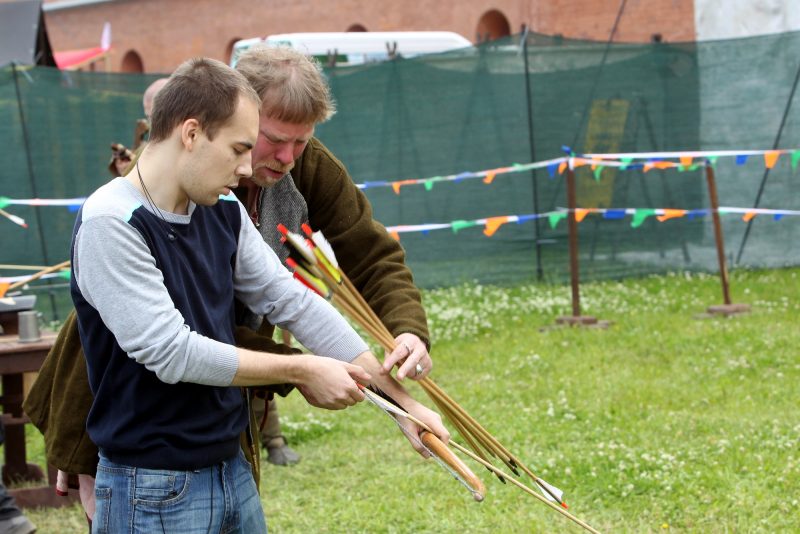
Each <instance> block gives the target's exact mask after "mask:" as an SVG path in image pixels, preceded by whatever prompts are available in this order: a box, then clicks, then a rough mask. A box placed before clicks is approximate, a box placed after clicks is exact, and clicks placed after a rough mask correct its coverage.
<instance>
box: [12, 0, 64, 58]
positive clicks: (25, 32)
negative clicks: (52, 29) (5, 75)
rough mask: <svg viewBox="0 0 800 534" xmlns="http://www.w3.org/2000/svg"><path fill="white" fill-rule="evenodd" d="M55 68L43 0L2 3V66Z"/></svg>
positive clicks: (19, 0) (20, 0)
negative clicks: (45, 22)
mask: <svg viewBox="0 0 800 534" xmlns="http://www.w3.org/2000/svg"><path fill="white" fill-rule="evenodd" d="M11 62H14V63H17V64H19V65H46V66H50V67H55V66H56V62H55V60H54V59H53V50H52V49H51V48H50V40H49V39H48V38H47V29H46V28H45V24H44V17H43V16H42V2H41V1H40V0H17V1H15V2H0V66H2V65H7V64H8V63H11Z"/></svg>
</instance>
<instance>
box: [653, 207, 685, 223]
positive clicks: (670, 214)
mask: <svg viewBox="0 0 800 534" xmlns="http://www.w3.org/2000/svg"><path fill="white" fill-rule="evenodd" d="M684 215H686V210H673V209H665V210H664V214H663V215H659V216H658V217H656V219H658V222H664V221H666V220H669V219H674V218H676V217H683V216H684Z"/></svg>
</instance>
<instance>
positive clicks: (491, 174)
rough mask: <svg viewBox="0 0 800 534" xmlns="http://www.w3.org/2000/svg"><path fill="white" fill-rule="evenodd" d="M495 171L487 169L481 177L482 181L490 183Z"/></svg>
mask: <svg viewBox="0 0 800 534" xmlns="http://www.w3.org/2000/svg"><path fill="white" fill-rule="evenodd" d="M495 174H496V173H495V171H489V172H487V173H486V176H484V177H483V183H485V184H490V183H492V181H493V180H494V175H495Z"/></svg>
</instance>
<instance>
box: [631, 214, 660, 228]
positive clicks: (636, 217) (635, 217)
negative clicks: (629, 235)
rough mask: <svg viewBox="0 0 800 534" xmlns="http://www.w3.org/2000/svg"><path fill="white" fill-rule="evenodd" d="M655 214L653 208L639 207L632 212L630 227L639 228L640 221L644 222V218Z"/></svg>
mask: <svg viewBox="0 0 800 534" xmlns="http://www.w3.org/2000/svg"><path fill="white" fill-rule="evenodd" d="M655 214H656V210H653V209H641V210H636V211H635V212H633V220H632V221H631V228H639V227H640V226H641V225H642V223H644V221H645V219H647V218H648V217H652V216H653V215H655Z"/></svg>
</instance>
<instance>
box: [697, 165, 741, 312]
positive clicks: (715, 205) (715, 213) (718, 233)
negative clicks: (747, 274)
mask: <svg viewBox="0 0 800 534" xmlns="http://www.w3.org/2000/svg"><path fill="white" fill-rule="evenodd" d="M706 182H707V183H708V198H709V201H710V203H711V218H712V221H713V224H714V241H715V242H716V245H717V261H718V262H719V278H720V281H721V282H722V299H723V302H724V303H723V304H721V305H717V306H709V307H708V310H707V311H708V313H710V314H712V315H726V316H727V315H734V314H737V313H744V312H748V311H750V305H749V304H733V303H732V301H731V291H730V282H729V279H728V268H727V266H726V264H725V240H724V238H723V235H722V223H721V222H720V217H719V197H718V196H717V182H716V179H715V176H714V167H713V165H711V163H710V162H708V161H706Z"/></svg>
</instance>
